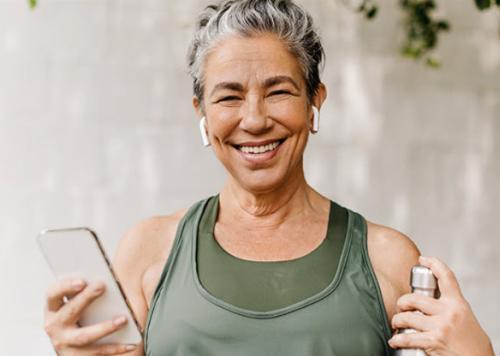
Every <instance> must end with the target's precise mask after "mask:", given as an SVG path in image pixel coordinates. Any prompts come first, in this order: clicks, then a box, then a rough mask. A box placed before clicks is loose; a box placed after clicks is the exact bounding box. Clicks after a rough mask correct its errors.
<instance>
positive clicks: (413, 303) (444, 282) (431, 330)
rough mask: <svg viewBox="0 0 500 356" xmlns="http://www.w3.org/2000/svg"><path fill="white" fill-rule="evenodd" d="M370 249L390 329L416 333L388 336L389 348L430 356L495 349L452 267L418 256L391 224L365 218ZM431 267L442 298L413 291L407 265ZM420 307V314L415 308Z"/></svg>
mask: <svg viewBox="0 0 500 356" xmlns="http://www.w3.org/2000/svg"><path fill="white" fill-rule="evenodd" d="M368 250H369V254H370V260H371V262H372V265H373V267H374V270H375V274H376V275H377V279H378V281H379V284H380V287H381V289H382V294H383V297H384V304H385V306H386V309H387V314H388V318H389V320H390V321H391V324H392V328H393V330H394V331H395V330H396V329H402V328H413V329H415V330H418V331H421V332H418V333H414V334H398V335H395V336H393V338H391V340H390V342H389V344H390V346H391V347H393V348H419V349H423V350H424V351H425V352H426V353H427V355H429V356H437V355H439V356H442V355H450V356H451V355H455V356H456V355H459V356H462V355H471V356H475V355H478V356H479V355H481V356H492V355H494V353H493V348H492V346H491V343H490V340H489V338H488V336H487V335H486V333H485V332H484V330H483V329H482V328H481V326H480V325H479V322H478V321H477V319H476V318H475V316H474V314H473V312H472V310H471V308H470V306H469V304H468V303H467V301H466V300H465V298H464V297H463V295H462V293H461V291H460V287H459V285H458V282H457V279H456V277H455V275H454V274H453V272H452V271H451V270H450V269H449V267H448V266H446V265H445V264H444V263H443V262H441V261H440V260H438V259H437V258H432V257H431V258H427V259H426V258H422V257H419V256H420V251H419V250H418V248H417V246H416V245H415V244H414V243H413V242H412V241H411V239H410V238H409V237H407V236H405V235H404V234H402V233H400V232H399V231H396V230H394V229H391V228H388V227H385V226H381V225H377V224H373V223H370V222H368ZM417 263H420V264H422V265H424V266H426V267H429V268H430V269H431V270H432V272H433V273H434V275H435V276H436V278H437V280H438V285H439V289H440V291H441V297H440V298H439V299H433V298H430V297H426V296H421V295H416V294H412V293H411V289H410V285H409V282H410V271H411V267H412V266H414V265H415V264H417ZM415 310H418V311H421V312H423V313H424V314H418V313H413V312H412V311H415Z"/></svg>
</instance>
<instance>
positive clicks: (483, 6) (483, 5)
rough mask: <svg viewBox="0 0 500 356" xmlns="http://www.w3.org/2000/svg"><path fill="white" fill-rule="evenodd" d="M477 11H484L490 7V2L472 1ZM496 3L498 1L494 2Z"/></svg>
mask: <svg viewBox="0 0 500 356" xmlns="http://www.w3.org/2000/svg"><path fill="white" fill-rule="evenodd" d="M474 1H475V2H476V7H477V8H478V9H479V10H486V9H487V8H489V7H490V6H491V0H474ZM496 1H497V2H498V0H496Z"/></svg>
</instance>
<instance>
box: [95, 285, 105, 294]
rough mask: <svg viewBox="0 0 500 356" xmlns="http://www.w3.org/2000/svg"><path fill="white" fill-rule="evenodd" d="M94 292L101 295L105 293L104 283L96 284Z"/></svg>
mask: <svg viewBox="0 0 500 356" xmlns="http://www.w3.org/2000/svg"><path fill="white" fill-rule="evenodd" d="M94 291H95V293H96V294H101V293H102V292H104V283H96V284H95V285H94Z"/></svg>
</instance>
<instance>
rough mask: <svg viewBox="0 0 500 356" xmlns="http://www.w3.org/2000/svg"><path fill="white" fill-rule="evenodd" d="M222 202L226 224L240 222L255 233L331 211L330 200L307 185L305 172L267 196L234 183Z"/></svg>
mask: <svg viewBox="0 0 500 356" xmlns="http://www.w3.org/2000/svg"><path fill="white" fill-rule="evenodd" d="M219 199H220V206H221V211H220V214H222V215H223V216H222V218H223V220H225V221H239V222H240V223H243V224H244V225H247V224H249V225H251V226H252V227H253V228H254V229H255V228H257V229H259V228H264V229H266V228H273V227H279V226H280V225H281V224H282V223H283V222H284V221H285V220H289V219H292V220H294V219H293V218H295V217H297V218H301V217H304V216H309V215H310V214H324V210H325V209H327V210H328V207H329V202H328V200H327V199H326V198H324V197H322V196H321V195H320V194H319V193H317V192H316V191H314V189H312V188H311V187H310V186H309V185H308V184H307V182H306V180H305V177H304V173H303V171H300V172H299V174H297V175H295V177H293V178H292V179H290V180H289V181H288V182H287V183H286V184H283V185H282V186H280V187H278V188H276V189H274V190H272V191H269V192H264V193H263V192H258V193H256V192H251V191H248V190H246V189H244V188H243V187H242V186H241V185H239V184H238V183H237V182H236V181H235V180H233V179H230V180H229V181H228V183H227V184H226V185H225V187H224V188H223V190H222V192H221V194H220V198H219ZM219 218H221V216H219ZM252 224H254V225H252Z"/></svg>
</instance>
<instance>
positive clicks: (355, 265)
mask: <svg viewBox="0 0 500 356" xmlns="http://www.w3.org/2000/svg"><path fill="white" fill-rule="evenodd" d="M347 210H348V211H349V216H350V218H351V219H352V223H351V232H350V233H351V251H350V253H349V258H348V261H347V266H346V269H347V274H351V275H350V278H354V274H355V277H356V278H355V280H357V281H359V283H362V284H363V285H364V287H365V290H367V291H370V292H371V294H372V299H373V300H372V303H371V306H370V307H371V308H372V309H375V311H376V313H377V316H378V318H379V321H380V323H381V324H382V325H383V332H384V335H385V337H386V339H389V338H391V336H392V330H391V324H390V322H389V320H388V317H387V311H386V308H385V305H384V300H383V297H382V291H381V290H380V286H379V283H378V280H377V277H376V275H375V271H374V269H373V266H372V264H371V261H370V257H369V254H368V225H367V223H366V219H365V218H364V217H363V216H362V215H361V214H359V213H357V212H355V211H352V210H350V209H347ZM348 278H349V277H348Z"/></svg>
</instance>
